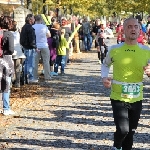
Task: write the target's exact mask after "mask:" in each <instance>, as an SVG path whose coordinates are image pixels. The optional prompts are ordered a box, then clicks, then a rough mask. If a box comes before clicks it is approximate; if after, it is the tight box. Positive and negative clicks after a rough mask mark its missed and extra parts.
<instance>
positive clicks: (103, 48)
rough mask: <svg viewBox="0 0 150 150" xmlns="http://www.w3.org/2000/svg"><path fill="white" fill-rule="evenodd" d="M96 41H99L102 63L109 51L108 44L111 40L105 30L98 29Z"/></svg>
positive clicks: (99, 53)
mask: <svg viewBox="0 0 150 150" xmlns="http://www.w3.org/2000/svg"><path fill="white" fill-rule="evenodd" d="M96 41H97V44H98V48H99V52H98V58H99V63H100V64H101V63H103V60H104V58H105V56H106V53H107V51H108V46H107V44H108V42H109V38H107V37H106V33H105V30H102V29H100V30H99V31H98V34H97V37H96Z"/></svg>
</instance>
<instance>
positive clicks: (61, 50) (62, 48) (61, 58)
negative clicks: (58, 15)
mask: <svg viewBox="0 0 150 150" xmlns="http://www.w3.org/2000/svg"><path fill="white" fill-rule="evenodd" d="M64 35H65V29H62V30H61V38H60V41H59V47H58V50H57V57H56V62H55V64H54V72H56V73H57V72H58V67H59V65H61V75H64V74H65V73H64V68H65V62H66V51H67V49H68V48H69V44H68V43H67V40H66V39H65V38H64Z"/></svg>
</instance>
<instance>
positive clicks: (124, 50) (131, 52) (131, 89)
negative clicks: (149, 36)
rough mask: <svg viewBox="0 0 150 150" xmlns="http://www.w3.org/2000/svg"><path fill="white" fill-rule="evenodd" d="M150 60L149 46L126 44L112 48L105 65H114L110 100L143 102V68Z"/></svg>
mask: <svg viewBox="0 0 150 150" xmlns="http://www.w3.org/2000/svg"><path fill="white" fill-rule="evenodd" d="M149 60H150V48H149V47H148V46H144V45H141V44H137V45H127V44H126V43H121V44H118V45H114V46H112V47H111V48H110V50H109V52H108V54H107V57H106V59H105V60H104V64H103V65H107V66H110V65H111V64H113V81H114V82H112V87H111V95H110V98H111V99H114V100H120V101H125V102H129V103H134V102H136V101H140V100H142V99H143V84H142V83H141V82H142V81H143V74H144V70H143V67H144V66H146V65H147V63H148V61H149ZM115 81H116V82H115ZM133 83H134V84H133ZM140 83H141V84H140ZM129 93H130V94H129Z"/></svg>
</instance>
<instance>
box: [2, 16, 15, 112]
mask: <svg viewBox="0 0 150 150" xmlns="http://www.w3.org/2000/svg"><path fill="white" fill-rule="evenodd" d="M6 20H7V19H5V20H3V19H2V20H1V22H0V28H1V29H2V30H3V31H2V34H3V37H2V42H1V47H2V51H1V52H2V53H3V54H2V53H1V54H2V55H1V58H0V63H1V67H0V70H1V75H3V76H1V78H2V80H1V90H2V100H3V109H4V110H3V114H4V115H13V114H15V113H14V111H12V110H11V109H10V88H11V78H12V76H13V75H14V64H13V60H12V54H13V53H14V37H13V34H12V33H11V32H10V31H8V29H9V26H10V24H9V23H8V22H6ZM3 63H4V65H3ZM5 69H6V70H5Z"/></svg>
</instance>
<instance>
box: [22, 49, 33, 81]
mask: <svg viewBox="0 0 150 150" xmlns="http://www.w3.org/2000/svg"><path fill="white" fill-rule="evenodd" d="M23 50H24V54H25V56H26V59H25V61H24V74H25V75H29V80H32V79H33V69H34V55H35V50H34V49H25V48H23Z"/></svg>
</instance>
